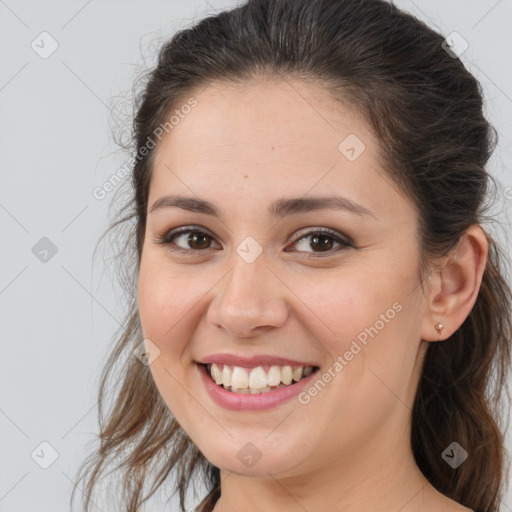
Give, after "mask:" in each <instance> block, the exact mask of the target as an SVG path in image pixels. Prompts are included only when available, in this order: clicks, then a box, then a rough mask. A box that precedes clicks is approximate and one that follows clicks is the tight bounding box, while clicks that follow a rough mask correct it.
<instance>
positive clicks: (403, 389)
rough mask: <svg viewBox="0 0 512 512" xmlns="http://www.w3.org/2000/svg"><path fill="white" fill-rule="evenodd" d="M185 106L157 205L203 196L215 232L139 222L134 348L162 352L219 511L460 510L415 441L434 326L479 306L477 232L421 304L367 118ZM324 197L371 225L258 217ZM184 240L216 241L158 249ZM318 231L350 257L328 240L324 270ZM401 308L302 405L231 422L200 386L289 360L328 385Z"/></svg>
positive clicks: (260, 87)
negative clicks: (252, 456) (349, 243)
mask: <svg viewBox="0 0 512 512" xmlns="http://www.w3.org/2000/svg"><path fill="white" fill-rule="evenodd" d="M191 96H194V98H196V100H197V102H198V105H197V106H196V107H195V108H194V109H193V110H192V111H191V113H190V114H188V115H187V116H186V117H185V118H184V119H183V120H181V122H180V123H179V124H178V125H177V126H176V127H175V128H174V129H173V130H172V131H170V132H169V133H168V134H167V135H165V136H164V138H163V139H162V141H161V142H160V143H159V145H158V147H157V150H156V151H157V154H156V160H155V166H154V174H153V178H152V182H151V187H150V193H149V205H150V206H151V205H152V204H153V203H154V202H155V201H156V200H157V199H159V198H160V197H162V196H165V195H167V194H170V193H173V194H180V195H186V196H189V197H200V198H202V199H206V200H208V201H210V202H212V203H214V204H215V205H216V206H217V207H218V209H219V210H220V212H221V214H222V218H221V219H218V218H214V217H211V216H209V215H206V214H204V213H193V212H190V211H185V210H182V209H180V208H177V207H171V208H163V209H159V210H155V211H154V212H153V213H151V214H148V218H147V224H146V236H145V240H144V246H143V252H142V259H141V265H140V272H139V282H138V301H139V312H140V319H141V323H142V327H143V333H144V337H145V338H147V339H150V340H151V342H152V343H154V344H155V345H156V346H157V347H158V349H159V350H160V354H159V356H158V357H157V358H156V359H155V360H154V362H153V363H152V364H151V365H150V369H151V372H152V375H153V378H154V380H155V383H156V385H157V387H158V390H159V392H160V394H161V396H162V398H163V400H164V401H165V403H166V404H167V406H168V408H169V409H170V411H172V414H173V415H174V417H175V418H176V419H177V421H178V422H179V423H180V425H181V426H182V428H183V429H184V430H185V431H186V433H187V434H188V435H189V436H190V438H191V439H192V440H193V442H194V443H195V444H196V445H197V446H198V448H199V449H200V451H201V452H202V453H203V454H204V456H205V457H206V458H207V459H208V460H209V461H211V462H212V463H213V464H214V465H215V466H217V467H219V468H220V469H221V477H222V484H221V494H222V498H221V500H219V502H217V504H216V507H215V511H216V512H218V511H219V510H222V511H224V512H229V511H235V510H236V511H239V510H244V511H248V512H253V511H269V510H279V511H280V512H292V511H293V512H298V511H304V510H307V511H310V512H314V511H319V510H334V511H344V512H356V511H361V512H362V511H365V512H367V511H368V510H372V511H395V510H396V511H399V510H400V511H401V512H416V511H427V510H429V511H432V510H439V511H452V510H453V511H454V510H469V509H466V508H464V507H462V506H461V505H459V504H457V503H456V502H454V501H452V500H450V499H448V498H447V497H445V496H443V495H442V494H440V493H438V492H437V491H436V490H435V489H434V488H433V487H432V486H431V485H430V484H429V483H428V481H427V480H426V479H425V478H424V476H423V475H422V474H421V472H420V471H419V469H418V467H417V466H416V464H415V461H414V458H413V455H412V451H411V448H410V443H409V439H410V414H411V409H412V404H413V401H414V396H415V392H416V388H417V383H418V379H419V376H420V373H421V362H422V358H423V356H424V354H425V350H426V348H427V346H428V343H430V342H435V341H436V338H437V335H436V330H435V328H434V324H435V323H437V322H441V323H442V324H443V325H444V326H445V327H444V330H443V332H442V336H441V340H442V339H445V338H447V337H448V336H449V335H451V334H452V333H453V332H454V331H455V330H456V329H457V328H458V327H459V326H460V325H461V324H462V322H463V321H464V319H465V318H466V317H467V315H468V314H469V312H470V310H471V308H472V306H473V304H474V302H475V300H476V297H477V294H478V289H479V286H480V283H481V278H482V274H483V270H484V267H485V262H486V259H487V251H488V248H487V242H486V239H485V235H484V233H483V232H482V230H481V229H480V227H478V226H473V227H472V228H471V229H470V230H469V231H468V234H467V236H466V237H465V238H464V239H463V241H462V243H461V244H460V246H459V248H458V249H457V250H456V251H454V253H453V254H452V255H450V257H447V258H445V259H444V260H442V261H440V262H438V263H439V265H438V267H437V268H436V270H435V271H433V272H431V273H429V274H428V276H427V278H426V279H425V280H424V281H423V289H422V287H421V286H420V281H419V278H418V262H419V256H420V254H419V249H418V239H417V236H416V229H417V223H418V217H417V213H416V209H415V207H414V205H413V204H412V203H411V202H410V201H409V200H408V199H406V198H405V197H404V195H403V194H401V193H400V191H398V190H397V189H396V187H394V186H393V185H392V182H391V181H390V180H389V178H388V177H386V175H385V174H384V172H383V171H382V169H381V167H380V165H379V162H378V159H377V140H376V139H375V137H374V136H373V134H372V132H371V131H370V129H369V128H368V126H367V125H366V124H365V121H364V120H363V119H362V118H361V117H360V116H358V115H356V114H354V113H352V112H350V111H349V110H348V109H344V108H343V105H340V104H339V103H335V102H334V101H333V100H332V99H331V98H330V97H329V96H328V94H327V93H326V92H325V91H324V89H322V88H321V86H320V85H316V84H315V85H313V84H306V83H303V82H299V81H292V80H278V79H275V80H270V79H266V80H263V79H262V80H253V81H252V82H251V83H250V84H247V85H244V86H240V85H233V84H229V83H215V84H210V85H209V86H208V87H205V88H202V89H197V90H196V91H194V94H193V95H191ZM184 103H185V102H184ZM349 134H356V135H357V137H358V138H359V139H360V140H361V141H363V143H364V144H365V146H366V148H365V150H364V151H363V152H362V153H361V154H360V155H359V156H358V158H356V159H355V160H354V161H349V160H348V159H347V158H346V157H345V156H344V155H343V154H342V153H341V152H340V151H339V150H338V145H339V144H340V142H341V141H343V140H344V139H345V137H347V136H348V135H349ZM332 193H336V194H339V195H343V196H344V197H347V198H349V199H350V200H351V201H353V202H356V203H358V204H360V205H362V206H364V207H365V208H367V209H368V210H370V211H371V212H372V214H373V216H371V215H367V216H361V215H357V214H355V213H353V212H348V211H342V210H318V211H313V212H305V213H300V214H294V215H289V216H287V217H285V218H283V219H282V220H281V221H275V220H272V219H271V218H270V217H268V215H267V208H268V205H269V204H270V203H271V202H272V201H274V200H275V199H278V198H281V197H287V198H288V197H303V196H307V197H309V196H311V195H315V196H316V195H329V194H332ZM181 226H199V227H201V228H202V230H203V231H204V230H206V231H207V235H210V237H211V238H207V239H206V241H202V242H200V243H199V244H197V245H194V244H193V243H192V244H190V243H188V237H189V234H185V235H181V236H178V237H177V238H175V239H174V243H175V244H176V246H178V247H181V248H185V249H189V250H192V251H195V252H194V254H190V255H180V254H178V253H177V252H176V251H174V252H173V251H171V247H170V246H169V245H167V246H165V245H161V244H157V243H156V239H157V237H159V236H164V235H165V234H166V233H168V232H169V231H171V230H172V229H175V228H178V227H181ZM326 227H327V228H331V229H334V230H336V231H337V232H338V233H339V234H340V236H341V237H343V236H349V237H351V238H352V239H353V241H354V243H355V245H356V247H357V248H353V247H343V246H340V245H339V244H338V243H335V241H334V239H331V238H328V239H327V240H328V241H331V243H332V245H331V246H329V247H331V249H330V255H329V256H325V254H327V253H325V252H322V247H321V246H320V245H319V244H316V245H315V243H314V240H313V238H314V237H312V236H306V238H302V241H301V242H300V243H299V242H298V240H299V239H300V238H301V237H304V236H305V235H307V232H309V233H311V232H314V229H315V228H326ZM305 228H306V229H305ZM247 236H251V237H253V238H254V239H255V240H256V241H257V242H258V243H259V245H260V246H261V248H262V250H263V252H262V254H261V255H260V256H259V257H258V258H257V259H256V260H255V261H254V262H252V263H248V262H247V261H245V260H244V259H243V258H241V257H240V256H239V255H238V254H237V252H236V247H237V246H238V245H239V244H240V243H241V242H242V240H244V239H245V238H246V237H247ZM286 248H288V249H287V251H285V250H284V249H286ZM305 256H306V257H305ZM307 256H311V259H307ZM394 303H399V304H400V305H401V310H400V312H397V313H396V315H394V318H392V319H390V320H388V322H385V324H384V327H383V328H381V329H380V330H379V331H378V334H377V335H374V337H373V338H371V337H369V338H368V343H367V345H366V346H364V345H362V344H360V345H361V346H362V349H361V350H360V351H359V352H358V353H357V355H356V356H354V357H353V359H352V360H351V361H349V362H348V364H346V366H344V368H343V370H342V371H339V372H337V373H336V376H335V378H333V379H332V380H331V381H330V382H329V383H328V384H327V385H326V386H325V388H324V389H322V390H321V392H319V393H318V394H317V395H316V396H315V397H314V398H312V399H311V400H310V402H309V403H307V404H302V403H299V402H298V400H296V399H292V400H289V401H288V402H286V403H284V404H282V405H279V406H277V407H275V408H273V409H269V410H266V411H261V412H254V411H248V412H239V411H229V410H226V409H224V408H222V407H220V406H218V405H217V404H216V403H214V402H213V401H212V400H211V399H210V397H209V395H208V394H207V392H206V390H205V389H204V386H203V384H202V382H201V381H200V380H199V378H198V373H197V367H196V365H195V363H194V361H195V360H198V359H201V358H203V357H205V356H206V355H208V354H212V353H216V352H232V353H237V354H243V355H253V354H272V355H276V356H279V355H281V356H283V357H290V358H294V359H297V360H299V361H314V362H316V364H317V365H318V366H320V369H321V371H322V372H323V371H326V370H327V369H328V368H329V367H332V366H333V363H334V360H335V358H336V357H337V356H338V355H341V356H343V354H344V353H345V352H346V351H347V350H349V348H350V346H351V344H352V342H353V340H355V339H356V338H357V336H358V334H360V333H361V331H364V329H365V328H367V327H370V326H374V325H375V324H376V321H377V320H379V318H382V317H381V315H382V314H385V313H386V311H387V310H389V309H390V308H392V305H393V304H394ZM441 342H442V341H441ZM248 442H251V443H253V444H254V445H255V446H256V447H257V449H258V450H259V452H260V453H261V458H260V460H259V461H258V462H257V463H256V464H254V465H253V466H252V467H246V466H245V465H244V464H242V462H241V461H240V460H239V458H238V457H237V453H238V452H239V450H241V449H242V447H244V446H245V445H246V443H248Z"/></svg>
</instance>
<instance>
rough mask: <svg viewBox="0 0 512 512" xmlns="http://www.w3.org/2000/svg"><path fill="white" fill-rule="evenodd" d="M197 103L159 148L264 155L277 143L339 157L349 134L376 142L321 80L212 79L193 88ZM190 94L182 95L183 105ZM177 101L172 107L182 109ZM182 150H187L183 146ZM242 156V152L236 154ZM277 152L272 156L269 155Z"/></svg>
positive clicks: (368, 142) (367, 143)
mask: <svg viewBox="0 0 512 512" xmlns="http://www.w3.org/2000/svg"><path fill="white" fill-rule="evenodd" d="M190 96H191V97H194V99H195V100H196V102H197V105H196V106H195V107H194V108H193V109H190V112H189V113H188V114H186V115H184V116H182V119H181V121H180V122H179V124H178V125H177V126H175V127H174V128H173V130H172V132H171V133H172V137H166V138H165V140H164V141H163V143H162V144H161V145H160V148H159V150H160V151H164V150H165V149H166V146H170V147H169V148H168V149H170V150H172V151H174V150H179V149H180V148H183V149H187V150H190V149H191V147H195V148H196V149H201V150H202V149H205V150H206V149H207V150H208V151H209V152H214V154H215V156H217V157H221V156H229V154H230V152H232V151H233V149H234V148H235V147H238V148H241V147H244V149H245V150H244V152H243V153H244V154H245V155H246V158H247V159H250V158H266V157H267V156H269V153H268V151H264V152H263V153H261V150H263V149H271V147H272V146H274V147H276V146H279V149H280V150H281V151H282V150H284V149H285V147H288V148H290V151H289V152H290V153H293V152H295V154H297V155H299V154H300V153H302V154H305V153H307V152H311V151H314V152H315V153H316V158H321V157H322V155H326V156H327V158H328V156H329V155H335V156H336V157H337V156H339V150H338V145H339V144H340V142H341V141H342V140H343V139H344V138H345V137H346V136H347V135H349V134H354V135H357V137H358V138H359V139H360V140H361V141H362V142H363V143H364V145H365V146H366V147H367V148H368V147H370V149H372V148H371V146H373V145H375V141H374V140H373V135H372V134H371V131H370V130H369V129H368V127H367V125H366V123H365V121H364V120H363V119H362V118H361V117H360V116H359V115H357V114H356V113H355V112H352V111H351V110H350V109H348V108H346V107H344V106H343V104H342V103H341V102H340V101H335V100H334V99H333V98H332V97H331V96H330V94H329V92H328V91H327V90H326V89H325V88H324V87H322V86H321V85H320V83H319V82H308V83H306V82H303V81H300V80H296V79H295V80H292V79H260V80H255V81H254V82H249V83H247V84H238V83H236V84H234V83H232V82H214V83H211V84H209V85H207V86H204V87H201V88H197V89H195V90H194V91H193V92H192V93H191V94H190ZM186 102H187V98H182V99H181V104H185V103H186ZM179 106H180V105H179V104H178V105H175V107H174V108H177V109H178V110H179ZM181 153H183V151H181ZM237 156H243V155H240V154H239V155H237ZM271 156H273V155H271Z"/></svg>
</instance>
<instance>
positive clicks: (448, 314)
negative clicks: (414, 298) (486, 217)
mask: <svg viewBox="0 0 512 512" xmlns="http://www.w3.org/2000/svg"><path fill="white" fill-rule="evenodd" d="M488 250H489V244H488V240H487V236H486V234H485V231H484V230H483V228H482V227H481V226H479V225H473V226H471V227H470V228H469V229H468V230H467V232H466V234H465V235H463V237H462V238H461V240H460V243H459V244H458V245H457V246H456V247H455V248H454V249H453V250H452V251H451V252H450V254H449V255H448V256H447V257H446V260H445V263H444V264H443V266H442V268H441V269H440V270H438V271H437V272H435V273H433V274H432V275H431V279H430V281H431V283H430V284H431V286H430V287H429V291H428V292H427V295H426V297H425V300H426V308H425V315H424V318H423V320H424V322H423V324H424V325H423V328H422V339H424V340H427V341H440V340H444V339H446V338H449V337H450V336H451V335H452V334H453V333H454V332H455V331H456V330H457V329H458V328H459V327H460V326H461V325H462V323H463V322H464V320H465V319H466V318H467V316H468V315H469V313H470V312H471V310H472V308H473V306H474V304H475V302H476V299H477V297H478V293H479V291H480V285H481V283H482V276H483V273H484V270H485V266H486V263H487V256H488Z"/></svg>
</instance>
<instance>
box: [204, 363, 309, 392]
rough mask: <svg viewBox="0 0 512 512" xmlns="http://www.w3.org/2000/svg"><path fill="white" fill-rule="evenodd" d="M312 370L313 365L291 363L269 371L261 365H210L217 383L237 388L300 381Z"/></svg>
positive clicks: (272, 367) (261, 386) (260, 387)
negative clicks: (292, 365)
mask: <svg viewBox="0 0 512 512" xmlns="http://www.w3.org/2000/svg"><path fill="white" fill-rule="evenodd" d="M208 366H210V365H208ZM312 371H313V367H312V366H294V367H293V368H292V367H291V366H289V365H287V366H271V367H270V368H269V370H268V373H267V372H265V370H264V369H263V367H261V366H257V367H256V368H244V367H242V366H229V365H227V364H224V365H222V364H221V365H218V364H216V363H213V364H212V365H211V367H210V375H211V376H212V378H213V380H214V381H215V382H216V383H217V384H219V385H224V386H225V387H228V386H231V387H232V388H237V389H246V388H251V389H263V388H266V387H267V386H278V385H279V384H280V383H281V382H282V383H283V384H286V385H288V384H290V383H291V382H292V380H294V381H296V382H298V381H299V380H300V379H302V377H303V376H306V375H309V374H310V373H311V372H312Z"/></svg>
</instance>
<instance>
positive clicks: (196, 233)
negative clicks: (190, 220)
mask: <svg viewBox="0 0 512 512" xmlns="http://www.w3.org/2000/svg"><path fill="white" fill-rule="evenodd" d="M177 240H178V241H179V244H180V245H178V243H177V242H176V241H177ZM212 240H213V237H212V236H210V235H209V234H208V233H206V232H205V231H202V230H200V229H194V228H190V227H189V228H186V229H179V230H177V231H171V232H170V233H168V234H166V235H164V236H163V237H161V238H160V239H159V240H158V241H157V243H159V244H162V245H169V246H171V248H172V250H173V251H178V252H183V253H194V252H201V251H204V250H206V249H210V248H211V242H212Z"/></svg>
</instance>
